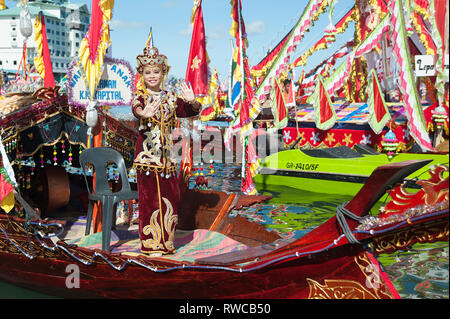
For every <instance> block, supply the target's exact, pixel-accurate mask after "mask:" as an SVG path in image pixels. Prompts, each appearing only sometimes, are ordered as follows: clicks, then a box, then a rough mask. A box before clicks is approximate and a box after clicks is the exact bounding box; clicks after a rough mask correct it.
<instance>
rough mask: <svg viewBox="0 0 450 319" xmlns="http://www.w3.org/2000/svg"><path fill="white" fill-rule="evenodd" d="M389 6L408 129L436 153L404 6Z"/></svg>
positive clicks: (425, 148) (397, 4) (397, 2)
mask: <svg viewBox="0 0 450 319" xmlns="http://www.w3.org/2000/svg"><path fill="white" fill-rule="evenodd" d="M389 6H390V9H391V12H392V14H391V15H390V22H391V26H392V42H393V51H394V53H395V54H396V57H397V61H398V64H399V78H400V90H401V91H402V93H403V102H404V104H405V110H406V112H405V113H406V116H407V118H408V128H409V130H410V134H411V136H412V137H413V138H414V140H415V141H416V142H417V143H418V144H419V145H420V146H421V147H422V149H423V150H428V151H434V148H433V145H432V144H431V140H430V137H429V135H428V132H427V130H426V124H425V123H426V122H425V117H424V114H423V110H422V106H421V104H420V100H419V95H418V93H417V88H416V85H415V78H414V73H413V71H412V68H411V59H410V53H409V47H408V39H407V37H406V28H405V22H404V19H405V18H404V16H403V5H402V3H401V1H400V0H393V1H391V3H390V4H389Z"/></svg>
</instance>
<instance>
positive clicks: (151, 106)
mask: <svg viewBox="0 0 450 319" xmlns="http://www.w3.org/2000/svg"><path fill="white" fill-rule="evenodd" d="M160 105H161V100H160V98H159V97H152V99H151V100H150V102H148V103H147V105H145V107H144V109H143V110H142V111H141V112H138V115H139V116H141V117H143V118H146V119H148V118H150V117H152V116H153V115H155V113H156V111H157V110H158V109H159V106H160Z"/></svg>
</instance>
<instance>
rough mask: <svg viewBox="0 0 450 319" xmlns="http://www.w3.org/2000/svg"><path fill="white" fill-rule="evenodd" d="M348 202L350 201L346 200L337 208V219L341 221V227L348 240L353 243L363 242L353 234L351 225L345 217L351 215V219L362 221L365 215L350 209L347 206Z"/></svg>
mask: <svg viewBox="0 0 450 319" xmlns="http://www.w3.org/2000/svg"><path fill="white" fill-rule="evenodd" d="M347 204H348V202H345V203H344V204H342V205H340V206H338V207H337V208H336V219H337V221H338V223H339V226H341V229H342V231H343V232H344V235H345V237H347V240H348V242H349V243H351V244H361V243H360V242H359V241H358V240H357V239H356V238H355V236H354V235H353V233H352V230H351V229H350V226H349V225H348V223H347V220H346V219H345V216H347V217H350V218H351V219H353V220H356V221H358V222H360V221H361V220H362V219H363V218H364V217H360V216H357V215H355V214H353V213H352V212H351V211H349V210H348V209H346V208H345V206H346V205H347Z"/></svg>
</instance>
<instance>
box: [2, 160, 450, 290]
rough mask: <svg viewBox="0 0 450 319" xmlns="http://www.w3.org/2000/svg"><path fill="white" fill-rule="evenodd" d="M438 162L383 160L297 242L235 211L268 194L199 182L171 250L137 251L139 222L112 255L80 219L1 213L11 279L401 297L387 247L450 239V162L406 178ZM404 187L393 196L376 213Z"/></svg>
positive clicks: (87, 286) (83, 285) (42, 285)
mask: <svg viewBox="0 0 450 319" xmlns="http://www.w3.org/2000/svg"><path fill="white" fill-rule="evenodd" d="M429 162H430V161H429V160H427V161H406V162H400V163H390V164H387V165H383V166H381V167H378V168H377V169H376V170H375V171H374V172H373V173H372V175H371V176H370V178H369V179H368V180H367V182H366V183H365V184H364V186H363V187H362V188H361V190H360V191H359V192H358V194H357V195H356V196H355V197H354V198H353V199H352V200H351V201H350V202H348V203H344V204H343V205H341V206H339V207H337V209H336V216H334V217H332V218H330V219H329V220H328V221H327V222H325V223H323V224H322V225H320V226H319V227H317V228H316V229H314V230H312V231H311V232H310V233H308V234H307V235H305V236H303V237H301V238H298V239H290V240H286V239H283V238H280V237H279V235H277V234H276V233H273V232H270V231H268V230H266V229H265V228H264V227H262V226H261V225H259V224H256V223H252V222H250V221H248V220H246V219H245V218H244V217H241V216H239V215H237V216H235V214H230V210H231V209H232V208H238V207H239V206H242V205H250V204H251V203H252V202H253V203H255V202H258V201H262V200H264V199H267V197H264V196H262V197H261V196H260V197H252V196H244V195H242V196H240V195H238V194H233V193H231V194H226V193H223V192H214V191H188V192H186V193H185V194H184V199H183V201H182V204H181V207H180V210H179V212H180V213H179V229H182V230H183V231H179V232H178V234H177V239H176V240H175V245H176V246H177V253H176V254H175V255H172V256H170V257H169V256H166V257H149V256H146V255H142V254H140V253H139V251H133V250H132V245H131V243H132V242H133V241H134V242H136V241H139V239H138V238H137V237H136V236H137V233H136V232H135V233H134V234H132V232H130V231H129V230H128V231H126V232H125V233H127V234H128V237H126V236H125V235H124V234H123V233H124V232H121V231H120V229H116V230H115V231H114V232H115V233H114V235H113V236H112V243H111V249H112V250H111V251H108V252H106V251H101V250H100V249H99V248H98V247H99V246H98V242H97V243H95V238H94V237H95V236H97V238H98V233H97V234H93V235H90V236H88V237H84V236H81V238H74V237H76V236H74V235H76V233H77V232H76V231H75V229H76V226H77V225H76V224H77V223H78V222H79V221H80V220H79V219H76V220H75V221H74V219H70V218H66V219H65V220H60V221H55V220H32V219H31V220H30V219H29V218H28V219H20V218H17V217H12V216H9V215H5V214H1V215H0V279H1V280H4V281H8V282H11V283H13V284H15V285H20V286H24V287H27V288H29V289H35V290H38V291H41V292H45V293H48V294H52V295H57V296H63V297H106V298H130V297H133V298H398V297H399V296H398V294H397V292H396V291H395V288H394V287H393V286H392V284H391V283H390V281H389V279H388V277H387V276H386V274H385V273H384V272H383V270H382V269H381V267H380V265H379V263H378V262H377V260H376V258H375V256H376V255H377V254H380V253H382V252H392V251H395V250H397V249H405V248H406V247H408V246H410V245H412V244H414V243H416V242H434V241H448V238H449V230H448V204H449V194H448V183H449V182H448V177H447V178H444V176H443V174H444V172H447V173H448V167H447V166H438V167H436V168H434V169H433V170H432V171H431V172H430V175H431V177H430V178H429V179H428V180H423V181H418V182H417V183H418V184H419V185H421V186H422V188H421V189H420V190H419V191H418V192H416V193H408V192H407V191H406V190H405V186H404V184H399V185H397V183H399V182H401V181H402V180H403V178H405V177H406V176H409V175H411V174H412V173H413V172H414V171H416V170H417V169H420V168H421V167H423V166H425V165H427V164H428V163H429ZM392 187H395V188H394V190H392V191H391V198H392V200H391V201H390V202H389V203H388V204H387V205H386V206H385V207H384V210H383V211H382V212H381V213H380V214H379V215H378V216H369V215H368V212H369V210H370V209H371V208H372V206H373V205H374V203H375V202H377V201H378V200H379V198H380V197H381V196H382V195H383V194H384V193H385V191H386V190H387V189H391V188H392ZM81 229H82V230H83V232H84V229H83V227H81ZM133 236H135V237H133ZM100 237H101V235H100ZM90 240H92V241H93V242H94V243H93V244H89V241H90ZM218 242H220V245H219V246H215V245H214V243H218ZM123 247H125V248H128V249H125V250H123ZM121 248H122V249H121ZM75 270H77V271H76V272H75ZM77 276H78V277H77ZM74 278H75V279H77V280H75V279H74Z"/></svg>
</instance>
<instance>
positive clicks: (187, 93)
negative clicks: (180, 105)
mask: <svg viewBox="0 0 450 319" xmlns="http://www.w3.org/2000/svg"><path fill="white" fill-rule="evenodd" d="M180 89H181V96H182V97H183V99H185V100H186V101H188V102H189V103H192V102H194V101H195V95H194V91H193V90H192V87H191V85H190V83H189V84H186V82H183V83H181V84H180Z"/></svg>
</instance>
